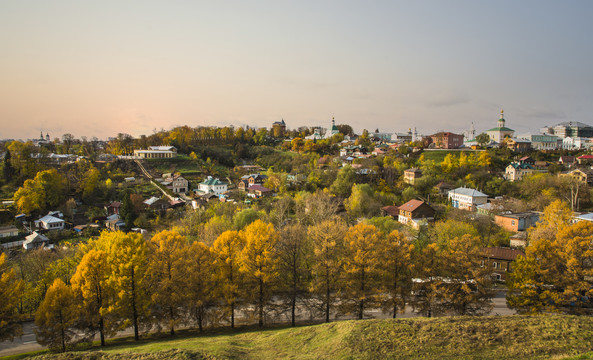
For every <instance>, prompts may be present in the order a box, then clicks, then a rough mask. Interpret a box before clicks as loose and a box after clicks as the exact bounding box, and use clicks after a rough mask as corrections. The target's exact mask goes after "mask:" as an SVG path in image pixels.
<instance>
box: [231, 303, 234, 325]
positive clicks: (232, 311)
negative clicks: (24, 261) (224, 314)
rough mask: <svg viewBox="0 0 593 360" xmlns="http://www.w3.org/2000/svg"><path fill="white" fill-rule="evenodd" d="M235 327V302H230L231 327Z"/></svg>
mask: <svg viewBox="0 0 593 360" xmlns="http://www.w3.org/2000/svg"><path fill="white" fill-rule="evenodd" d="M234 328H235V302H234V301H233V302H232V303H231V329H234Z"/></svg>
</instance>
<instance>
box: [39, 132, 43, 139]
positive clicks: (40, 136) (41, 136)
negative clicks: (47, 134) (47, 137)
mask: <svg viewBox="0 0 593 360" xmlns="http://www.w3.org/2000/svg"><path fill="white" fill-rule="evenodd" d="M39 138H40V139H41V140H43V131H41V135H39Z"/></svg>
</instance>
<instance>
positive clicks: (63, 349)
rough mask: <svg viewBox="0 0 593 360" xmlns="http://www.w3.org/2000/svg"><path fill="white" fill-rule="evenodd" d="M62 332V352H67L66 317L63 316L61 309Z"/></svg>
mask: <svg viewBox="0 0 593 360" xmlns="http://www.w3.org/2000/svg"><path fill="white" fill-rule="evenodd" d="M59 317H60V325H61V326H60V333H61V335H62V352H66V332H65V331H64V319H63V318H62V310H61V309H60V315H59Z"/></svg>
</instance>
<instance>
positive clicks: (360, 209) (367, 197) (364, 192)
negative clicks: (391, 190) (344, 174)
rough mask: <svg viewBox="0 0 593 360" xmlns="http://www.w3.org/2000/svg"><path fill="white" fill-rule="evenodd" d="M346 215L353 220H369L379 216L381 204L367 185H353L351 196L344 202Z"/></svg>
mask: <svg viewBox="0 0 593 360" xmlns="http://www.w3.org/2000/svg"><path fill="white" fill-rule="evenodd" d="M344 206H345V207H346V211H347V212H348V214H349V215H350V216H352V217H354V218H359V217H363V218H370V217H373V216H375V215H378V214H379V209H380V207H381V204H380V203H379V201H377V199H376V198H375V191H374V190H373V188H372V187H371V186H370V185H369V184H354V185H353V186H352V195H350V197H349V198H348V199H346V200H345V201H344Z"/></svg>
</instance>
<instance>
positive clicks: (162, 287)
mask: <svg viewBox="0 0 593 360" xmlns="http://www.w3.org/2000/svg"><path fill="white" fill-rule="evenodd" d="M78 256H79V259H80V260H79V261H78V264H77V266H76V267H75V269H76V270H75V273H74V274H73V275H72V276H71V278H70V279H65V280H66V281H64V279H62V278H57V279H56V280H55V281H54V282H53V284H52V285H51V286H50V287H49V288H48V289H47V292H46V294H45V297H44V300H43V301H42V302H41V304H40V306H39V308H38V310H37V312H36V315H35V319H36V324H37V327H38V330H37V337H38V341H39V342H40V343H43V344H46V345H48V346H49V347H51V348H56V349H62V350H64V349H65V348H66V347H67V346H68V344H71V343H73V342H78V341H88V340H90V339H92V338H93V337H94V336H95V335H96V334H97V333H98V334H99V335H100V339H101V344H104V342H105V338H106V337H109V336H112V335H114V333H115V331H117V330H118V329H123V328H128V327H132V328H133V329H134V335H135V338H136V339H138V338H139V335H140V333H141V332H142V331H143V330H148V329H150V328H153V327H156V328H157V329H159V330H160V329H162V328H166V329H168V330H169V331H170V333H171V334H172V335H173V334H174V333H175V329H176V328H177V327H179V326H180V325H181V324H186V325H190V326H196V327H198V328H199V329H200V330H201V329H202V328H203V327H204V326H207V325H208V326H214V325H223V324H228V325H230V326H231V327H234V326H235V322H236V321H235V316H236V315H237V314H240V315H241V316H242V323H248V322H251V321H257V323H258V324H259V326H263V325H264V322H267V321H271V320H272V319H277V320H278V319H290V321H291V323H292V324H293V325H294V324H295V322H296V320H297V317H298V314H303V313H305V314H307V316H306V317H307V318H311V319H313V318H316V317H320V316H322V317H323V318H324V319H325V321H330V317H331V316H334V315H338V314H340V315H347V316H353V317H355V318H359V319H362V318H364V317H365V316H367V315H368V312H369V311H370V310H377V309H382V310H383V311H384V312H385V313H390V314H392V315H393V317H395V316H396V315H397V313H399V312H402V311H403V310H404V307H405V306H406V304H408V303H410V304H411V305H412V306H413V308H414V310H415V311H416V312H418V313H421V314H425V315H429V316H430V315H431V314H435V313H450V314H462V315H463V314H483V313H486V312H488V311H489V310H490V308H491V302H490V299H491V296H492V294H491V293H490V290H489V289H490V276H489V272H488V269H486V268H484V267H481V266H480V240H479V239H478V238H476V237H471V236H469V235H465V236H463V237H462V238H458V237H456V238H454V239H451V240H448V241H444V242H440V243H439V242H435V243H430V244H424V245H421V244H416V245H414V244H412V243H410V241H409V240H408V239H407V238H406V237H405V236H404V235H403V234H402V233H400V232H398V231H397V230H395V231H392V232H391V233H389V234H385V233H382V232H381V231H379V230H378V229H377V228H376V227H375V226H373V225H368V224H365V223H360V224H358V225H355V226H351V227H348V226H347V225H345V223H344V222H343V221H342V220H340V219H337V218H336V219H331V220H326V221H323V222H320V223H319V224H317V225H312V226H309V227H304V226H300V225H296V224H295V225H287V226H285V227H283V228H282V229H279V230H277V229H275V228H274V226H273V225H272V224H268V223H265V222H263V221H261V220H256V221H254V222H252V223H251V224H250V225H248V226H247V227H245V228H244V229H243V230H240V231H225V232H223V233H222V234H221V235H220V236H219V237H218V238H217V239H216V240H215V241H214V243H213V244H212V246H207V245H205V244H204V243H202V242H199V241H194V242H193V243H190V242H189V241H188V240H187V238H186V237H184V236H182V235H180V234H179V233H178V232H177V231H175V230H165V231H162V232H160V233H158V234H156V235H155V236H154V237H152V239H150V240H149V241H145V240H144V239H143V238H142V236H141V235H139V234H135V233H129V234H125V233H121V232H104V233H102V234H101V236H100V237H99V238H98V239H96V240H92V241H90V242H88V243H87V244H84V245H81V246H80V254H79V255H78ZM7 274H8V273H7ZM13 277H14V273H13ZM414 278H417V279H419V280H415V281H414V280H413V279H414ZM12 283H13V284H14V285H15V286H17V287H18V286H22V284H21V285H19V283H20V282H19V281H16V280H15V281H13V282H12ZM18 292H19V291H14V292H13V293H14V294H18ZM412 294H415V296H412ZM17 303H18V296H16V295H15V297H14V298H13V299H12V303H11V304H12V306H13V307H15V308H16V306H17ZM13 320H14V319H13ZM7 324H8V322H7ZM81 333H83V334H84V336H81V335H80V334H81Z"/></svg>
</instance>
